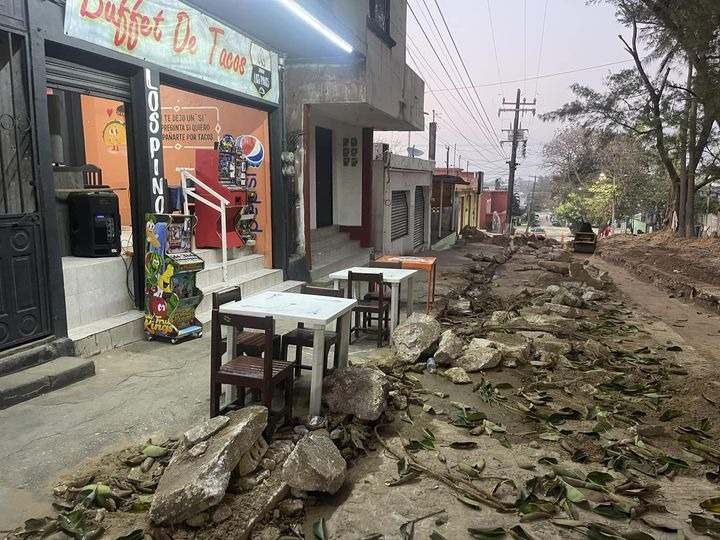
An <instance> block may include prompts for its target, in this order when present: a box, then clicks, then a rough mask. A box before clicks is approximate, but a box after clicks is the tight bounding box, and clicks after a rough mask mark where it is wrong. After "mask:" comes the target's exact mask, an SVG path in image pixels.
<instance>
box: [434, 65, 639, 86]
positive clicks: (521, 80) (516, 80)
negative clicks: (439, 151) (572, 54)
mask: <svg viewBox="0 0 720 540" xmlns="http://www.w3.org/2000/svg"><path fill="white" fill-rule="evenodd" d="M628 62H632V60H618V61H617V62H608V63H607V64H598V65H595V66H588V67H584V68H577V69H570V70H567V71H558V72H557V73H548V74H546V75H538V76H537V77H529V78H527V79H514V80H512V81H505V82H504V83H502V82H494V83H486V84H476V85H474V86H473V87H472V88H487V87H489V86H500V85H502V84H514V83H520V82H525V81H534V80H535V79H547V78H549V77H559V76H561V75H569V74H571V73H579V72H581V71H590V70H592V69H600V68H603V67H608V66H617V65H618V64H627V63H628ZM458 88H459V89H463V88H466V87H463V86H455V87H453V88H436V89H435V90H433V91H432V92H449V91H451V90H457V89H458Z"/></svg>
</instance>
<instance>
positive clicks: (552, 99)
mask: <svg viewBox="0 0 720 540" xmlns="http://www.w3.org/2000/svg"><path fill="white" fill-rule="evenodd" d="M437 3H438V4H439V6H440V8H441V9H442V12H443V14H444V16H445V19H446V20H447V24H448V26H449V27H450V30H451V31H452V34H453V37H454V38H455V42H456V44H457V47H458V49H459V50H460V53H461V55H462V58H463V60H464V61H465V64H466V66H467V69H468V71H469V74H470V77H472V82H473V83H474V85H477V86H481V87H480V88H477V89H476V90H477V95H478V96H479V98H480V100H481V101H482V104H483V106H484V108H485V111H486V112H487V115H488V118H489V120H490V122H491V123H492V126H491V128H492V134H493V137H497V138H500V139H502V138H503V137H505V138H507V133H503V132H501V131H500V130H501V129H502V128H505V129H508V128H510V127H511V120H512V114H511V113H504V114H503V115H502V116H501V118H498V108H499V107H501V106H502V100H503V96H504V97H505V98H506V99H507V100H513V101H514V99H515V95H516V92H517V89H518V88H520V90H521V91H522V94H523V96H527V100H528V101H532V100H533V99H534V98H537V111H538V113H539V114H542V113H544V112H547V111H549V110H553V109H556V108H558V107H560V106H561V105H563V104H564V103H566V102H567V101H569V100H571V99H572V96H573V94H572V92H571V90H570V85H571V84H572V83H574V82H578V83H581V84H586V85H590V86H593V87H596V88H599V87H600V85H601V83H602V80H603V77H604V76H606V75H607V74H608V73H609V72H610V70H619V69H622V68H624V67H628V66H629V63H623V64H618V65H614V66H607V67H601V68H595V69H589V70H585V71H576V72H574V73H570V74H566V75H558V76H551V77H543V75H551V74H555V73H560V72H565V71H574V70H580V69H583V68H588V67H591V66H598V65H601V64H609V63H612V62H627V60H628V58H629V56H628V55H627V53H625V52H624V51H623V50H622V44H621V43H620V40H619V39H618V37H617V36H618V34H619V33H624V34H627V30H626V29H624V28H623V27H622V25H620V24H619V23H618V22H617V21H616V20H615V17H614V10H613V8H612V7H611V6H609V5H607V4H600V5H591V6H587V5H586V4H585V2H584V0H437ZM408 4H409V7H408V35H409V37H408V55H407V62H408V64H409V65H410V66H411V67H412V68H413V69H415V70H416V71H417V72H418V73H419V74H420V75H421V76H422V78H423V79H424V80H425V82H426V86H425V90H426V93H425V111H426V112H429V113H431V111H432V110H433V109H435V111H436V113H437V114H438V115H439V117H438V118H437V122H438V137H439V140H438V156H437V157H438V159H437V163H438V165H441V164H442V165H444V162H445V149H444V146H445V145H446V144H450V145H451V146H452V145H453V144H457V154H458V155H461V156H462V166H463V167H466V160H467V159H469V160H470V161H471V163H470V170H473V171H474V170H484V171H486V177H487V178H488V179H492V178H496V177H498V176H502V177H503V178H506V177H507V165H506V163H505V162H506V161H507V158H504V157H502V156H500V155H498V154H499V150H497V149H496V147H495V145H494V144H492V143H491V142H489V141H488V137H487V136H486V135H484V134H483V132H482V131H481V127H480V126H478V123H480V124H481V122H480V121H479V119H478V121H477V122H476V121H475V120H474V119H473V118H477V117H478V116H480V115H478V114H477V112H476V109H475V107H478V108H479V109H480V107H479V106H478V105H476V103H477V98H476V96H475V93H474V91H473V90H467V91H466V90H460V95H462V97H463V99H464V100H465V102H466V104H467V107H469V108H470V109H471V111H472V112H473V113H474V114H473V116H471V115H470V114H468V112H467V111H466V110H465V106H464V105H463V104H462V101H461V98H460V96H459V95H458V93H457V92H456V91H455V90H450V91H445V90H442V89H447V88H452V86H453V83H454V84H455V85H456V86H458V87H461V86H465V85H467V82H468V81H467V77H466V76H465V72H464V69H463V67H462V65H461V64H460V61H459V59H458V57H457V54H456V53H455V49H454V47H453V45H452V42H451V41H450V40H449V38H448V37H447V32H446V30H445V26H444V24H443V21H442V19H441V17H440V15H439V13H438V10H437V7H436V3H435V0H408ZM546 4H547V15H546V17H544V16H543V14H544V12H545V6H546ZM488 5H489V10H488ZM410 8H412V11H414V12H415V15H416V16H417V17H418V19H419V20H420V22H421V23H422V26H423V28H424V29H425V32H426V33H427V35H428V37H429V38H430V40H431V42H432V43H433V47H431V46H430V45H429V44H428V41H427V40H426V38H425V36H424V35H423V32H422V30H421V27H420V26H419V25H418V24H417V22H416V21H415V18H414V17H413V14H412V12H411V9H410ZM428 8H429V10H430V13H432V20H433V21H434V22H435V24H437V27H438V29H439V30H440V32H441V33H442V36H443V39H444V42H445V45H447V47H448V50H449V52H450V53H452V57H453V59H454V61H455V63H456V65H457V68H458V69H459V70H460V72H461V73H462V76H463V78H464V81H465V84H463V83H462V82H461V81H460V80H459V79H458V78H457V76H456V75H455V73H456V72H455V68H454V67H453V65H452V63H451V62H450V60H448V53H447V52H446V51H445V49H444V46H443V45H440V46H438V37H437V31H436V29H435V27H434V26H433V24H432V21H431V19H430V16H429V14H428V11H427V9H428ZM526 13H527V16H526V15H525V14H526ZM491 18H492V27H493V28H494V35H495V40H494V43H493V37H492V30H491V23H490V21H491ZM543 19H544V20H545V30H544V32H543ZM526 20H527V24H526V23H525V21H526ZM541 38H542V52H541V51H540V44H541ZM496 50H497V62H496V56H495V51H496ZM433 51H435V52H437V54H438V56H439V57H440V59H441V60H442V62H443V64H444V65H445V68H446V69H447V71H448V73H450V74H451V75H453V76H454V77H455V79H454V80H453V81H451V80H449V79H448V76H447V74H446V73H445V71H444V70H443V68H442V67H441V62H440V61H439V60H438V58H437V57H436V56H435V52H433ZM538 62H539V65H538ZM498 71H499V73H498ZM538 73H539V75H540V78H538V79H536V76H537V75H538ZM520 79H531V80H527V81H520V82H517V81H518V80H520ZM500 81H502V82H503V84H502V85H501V84H499V82H500ZM511 81H516V82H511ZM467 92H470V95H468V93H467ZM471 97H472V99H473V100H475V103H473V102H471ZM443 107H444V108H445V111H443ZM480 111H481V113H482V109H480ZM425 118H426V127H427V124H428V122H429V116H426V117H425ZM453 123H454V125H453ZM522 124H523V127H525V128H528V129H529V134H528V136H529V140H528V146H527V158H526V159H524V160H523V161H522V162H521V164H520V166H519V168H518V172H517V175H518V176H519V177H527V176H530V175H533V174H543V173H544V172H545V171H544V170H543V169H542V154H541V152H542V146H543V143H545V142H547V141H549V140H550V139H551V138H552V136H553V132H554V131H555V130H556V129H557V128H558V127H559V124H553V123H548V122H543V121H541V120H540V119H539V118H533V117H532V115H528V116H525V117H524V118H523V119H522ZM460 132H462V134H464V135H465V137H467V139H469V142H468V140H466V139H465V138H464V137H463V136H462V135H461V134H460ZM376 139H385V140H386V141H387V140H389V139H390V140H394V141H395V142H398V140H400V141H401V142H402V147H403V149H404V148H405V147H406V146H407V134H392V135H390V134H382V133H379V134H378V135H377V136H376ZM410 141H411V145H414V146H416V147H417V148H419V149H421V150H423V151H424V152H425V155H424V156H423V157H426V156H427V148H428V142H427V141H428V136H427V131H426V132H425V133H420V132H414V133H412V134H411V136H410ZM495 142H497V139H496V141H495ZM505 149H506V152H507V155H508V156H509V155H510V145H509V144H506V145H505ZM450 161H451V166H452V162H453V151H452V150H451V153H450ZM458 161H459V157H458Z"/></svg>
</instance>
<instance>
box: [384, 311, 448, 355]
mask: <svg viewBox="0 0 720 540" xmlns="http://www.w3.org/2000/svg"><path fill="white" fill-rule="evenodd" d="M441 333H442V327H441V326H440V323H439V322H437V320H435V318H434V317H431V316H429V315H425V314H424V313H413V314H412V315H411V316H410V317H408V318H407V319H405V321H403V322H402V323H401V324H400V325H398V326H397V327H396V328H395V331H394V332H393V348H394V349H395V351H397V354H398V356H399V357H400V359H401V360H402V361H403V362H404V363H406V364H412V363H413V362H415V361H416V360H417V359H418V358H420V355H421V354H422V353H423V351H425V350H426V349H428V348H430V347H431V346H432V345H433V344H434V343H435V342H436V341H438V340H439V339H440V334H441Z"/></svg>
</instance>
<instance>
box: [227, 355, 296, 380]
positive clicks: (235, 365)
mask: <svg viewBox="0 0 720 540" xmlns="http://www.w3.org/2000/svg"><path fill="white" fill-rule="evenodd" d="M292 368H293V365H292V363H291V362H284V361H282V360H273V361H272V375H271V377H272V381H273V384H277V383H279V382H281V381H282V380H283V379H285V378H286V377H288V373H289V374H290V376H292ZM225 375H227V376H230V377H232V380H233V382H236V383H238V384H242V382H243V380H244V379H251V380H253V381H261V380H262V379H263V377H264V376H265V360H264V359H263V358H259V357H256V356H239V357H237V358H234V359H233V360H230V361H229V362H226V363H224V364H223V365H221V366H220V369H219V370H218V371H217V377H216V378H217V380H219V381H220V382H224V381H223V380H222V379H223V376H225Z"/></svg>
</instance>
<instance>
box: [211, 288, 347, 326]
mask: <svg viewBox="0 0 720 540" xmlns="http://www.w3.org/2000/svg"><path fill="white" fill-rule="evenodd" d="M356 305H357V300H354V299H352V298H333V297H331V296H318V295H314V294H298V293H286V292H273V291H266V292H263V293H260V294H256V295H255V296H251V297H250V298H246V299H245V300H240V301H239V302H229V303H227V304H223V305H222V306H220V313H227V314H230V315H249V316H252V317H268V316H270V317H273V318H275V320H277V321H287V322H301V323H304V324H318V325H328V324H330V323H331V322H332V321H334V320H335V319H337V318H338V317H341V316H342V315H344V314H345V313H347V312H348V311H351V310H352V308H354V307H355V306H356Z"/></svg>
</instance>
